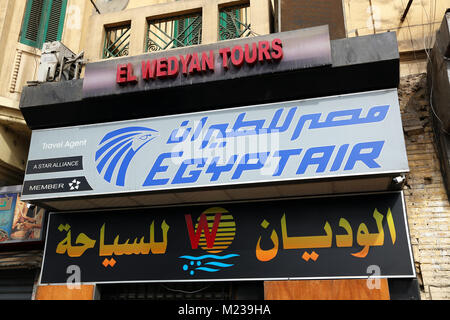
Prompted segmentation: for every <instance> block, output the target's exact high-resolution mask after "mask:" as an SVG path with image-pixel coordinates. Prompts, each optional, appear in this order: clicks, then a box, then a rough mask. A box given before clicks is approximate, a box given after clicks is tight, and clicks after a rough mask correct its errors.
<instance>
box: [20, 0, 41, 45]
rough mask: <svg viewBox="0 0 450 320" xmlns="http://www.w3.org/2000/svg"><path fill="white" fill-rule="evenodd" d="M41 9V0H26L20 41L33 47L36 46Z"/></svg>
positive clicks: (39, 28)
mask: <svg viewBox="0 0 450 320" xmlns="http://www.w3.org/2000/svg"><path fill="white" fill-rule="evenodd" d="M43 9H44V1H43V0H28V1H27V6H26V9H25V17H24V20H23V26H22V34H21V37H20V42H22V43H24V44H26V45H29V46H33V47H37V46H38V43H39V34H40V30H41V22H42V12H43Z"/></svg>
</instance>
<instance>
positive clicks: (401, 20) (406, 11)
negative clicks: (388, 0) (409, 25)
mask: <svg viewBox="0 0 450 320" xmlns="http://www.w3.org/2000/svg"><path fill="white" fill-rule="evenodd" d="M412 2H413V0H409V1H408V4H407V5H406V9H405V11H403V15H402V17H401V18H400V22H403V21H405V19H406V15H407V14H408V11H409V7H411V4H412Z"/></svg>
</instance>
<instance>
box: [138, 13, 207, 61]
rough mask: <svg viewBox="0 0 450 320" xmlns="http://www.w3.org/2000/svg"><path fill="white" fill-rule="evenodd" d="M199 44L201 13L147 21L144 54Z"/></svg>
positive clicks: (200, 39)
mask: <svg viewBox="0 0 450 320" xmlns="http://www.w3.org/2000/svg"><path fill="white" fill-rule="evenodd" d="M201 42H202V15H201V13H194V14H190V15H185V16H179V17H175V18H173V17H172V18H166V19H158V20H149V21H148V26H147V39H146V42H145V51H146V52H148V51H159V50H166V49H171V48H180V47H186V46H192V45H196V44H200V43H201Z"/></svg>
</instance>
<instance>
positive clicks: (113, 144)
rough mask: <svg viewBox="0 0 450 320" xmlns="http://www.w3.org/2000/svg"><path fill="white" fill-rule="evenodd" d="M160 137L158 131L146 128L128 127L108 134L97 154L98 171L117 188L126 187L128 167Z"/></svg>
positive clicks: (99, 145)
mask: <svg viewBox="0 0 450 320" xmlns="http://www.w3.org/2000/svg"><path fill="white" fill-rule="evenodd" d="M157 136H158V131H156V130H153V129H150V128H146V127H126V128H121V129H117V130H114V131H111V132H108V133H107V134H106V135H105V136H104V137H103V139H102V140H101V141H100V143H99V144H98V150H97V152H96V153H95V162H96V163H97V167H96V168H97V171H98V173H99V174H101V175H102V176H103V178H104V179H105V180H106V181H108V182H111V180H114V179H115V184H116V186H121V187H123V186H124V185H125V176H126V174H127V170H128V166H129V165H130V162H131V160H132V159H133V158H134V156H135V155H136V153H137V152H138V151H139V150H140V149H141V148H142V147H143V146H145V145H146V144H147V143H149V142H150V141H152V140H153V139H155V138H156V137H157Z"/></svg>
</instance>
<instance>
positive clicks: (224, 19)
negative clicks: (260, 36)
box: [219, 4, 256, 40]
mask: <svg viewBox="0 0 450 320" xmlns="http://www.w3.org/2000/svg"><path fill="white" fill-rule="evenodd" d="M250 27H251V24H250V7H249V5H248V4H244V5H238V6H232V7H224V8H222V9H220V10H219V40H227V39H235V38H245V37H249V36H253V35H256V34H255V33H254V32H253V31H252V30H251V28H250Z"/></svg>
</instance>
